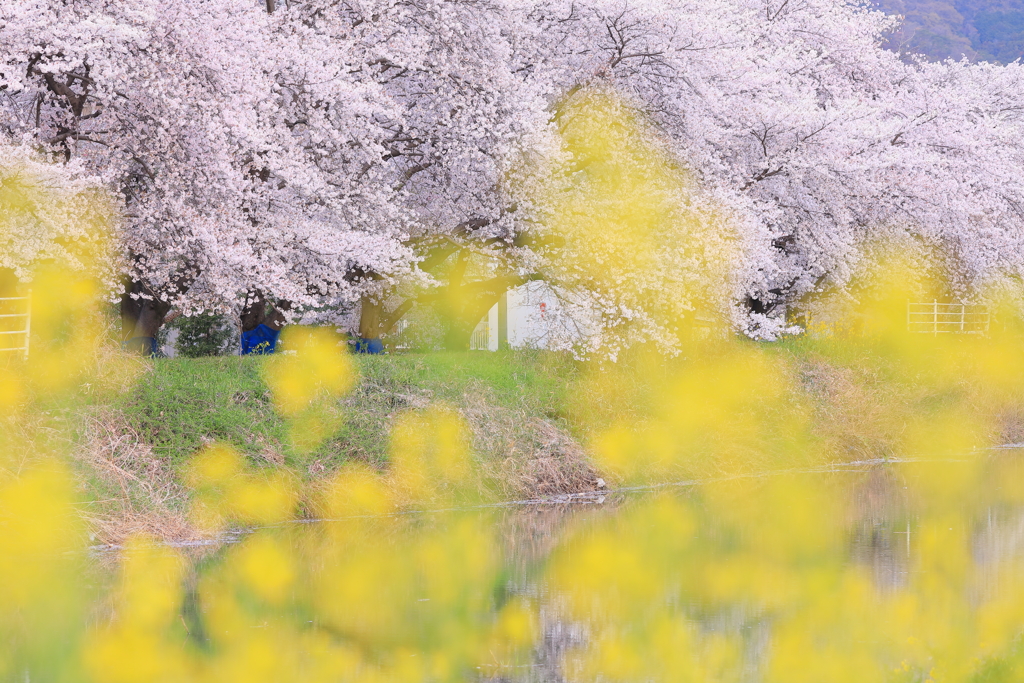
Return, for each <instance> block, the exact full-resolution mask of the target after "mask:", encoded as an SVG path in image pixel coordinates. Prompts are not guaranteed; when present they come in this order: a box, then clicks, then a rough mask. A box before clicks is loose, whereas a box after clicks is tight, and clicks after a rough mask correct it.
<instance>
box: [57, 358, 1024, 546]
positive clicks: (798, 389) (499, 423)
mask: <svg viewBox="0 0 1024 683" xmlns="http://www.w3.org/2000/svg"><path fill="white" fill-rule="evenodd" d="M729 353H731V354H733V355H735V356H737V357H738V358H740V359H741V360H740V361H738V362H740V364H741V366H742V363H748V362H750V358H756V359H757V362H759V363H762V365H760V366H759V367H761V368H762V370H763V369H765V368H768V367H771V368H773V372H775V373H776V375H777V376H776V383H775V386H773V387H772V391H771V392H767V393H765V392H762V393H761V394H760V395H759V394H758V392H759V389H758V388H757V382H758V381H760V379H759V378H758V377H756V376H753V375H744V374H743V373H742V372H741V373H740V374H739V375H737V374H736V373H735V367H734V368H733V370H729V368H728V367H725V366H723V367H719V368H717V369H711V370H709V371H708V372H709V373H710V374H708V375H706V376H705V377H703V380H706V381H702V378H701V377H700V375H699V373H698V375H697V381H695V380H694V378H693V377H688V376H687V373H688V372H690V370H688V364H690V363H691V361H688V360H686V359H674V360H665V359H654V360H652V359H651V358H650V357H648V358H646V359H638V360H631V359H625V360H622V361H620V363H617V364H615V365H612V366H605V367H604V368H600V367H597V366H593V365H591V366H586V365H582V364H580V363H577V362H575V361H574V360H573V359H572V358H571V357H569V356H568V355H565V354H557V353H549V352H541V351H515V352H507V353H482V352H467V353H430V354H399V355H387V356H356V357H354V361H355V365H356V371H357V374H358V379H357V381H356V384H355V387H354V389H353V390H352V391H351V392H349V393H348V394H347V395H345V396H344V397H342V398H340V399H338V400H336V401H334V402H332V403H331V404H330V406H328V408H329V411H330V413H331V416H332V422H333V424H335V425H336V426H335V428H334V429H333V431H332V432H331V433H330V434H329V435H328V437H327V438H326V439H324V440H323V441H322V443H321V444H320V445H319V446H318V447H316V448H315V449H313V450H309V451H306V450H302V449H298V448H295V447H293V446H291V445H290V440H289V436H288V429H289V425H288V423H287V421H286V420H285V419H283V418H282V417H281V416H280V415H278V414H277V413H276V412H275V410H274V407H273V404H272V401H271V394H270V390H269V389H268V387H267V386H266V385H265V383H264V381H263V379H262V378H261V372H260V368H261V365H262V363H264V362H265V359H264V358H260V357H244V358H239V357H215V358H200V359H184V358H179V359H162V360H156V361H152V362H147V363H145V364H144V365H143V369H142V371H141V373H140V375H139V377H138V378H137V380H136V382H135V383H134V385H133V386H132V387H131V388H130V389H127V390H126V391H123V392H121V393H120V394H119V395H118V396H117V397H116V398H115V399H114V400H108V401H106V402H104V403H103V404H102V405H94V406H92V407H91V408H90V409H89V410H88V411H86V415H85V417H84V425H83V426H84V429H83V430H82V433H83V437H82V438H83V445H82V447H81V448H79V449H78V451H77V452H78V453H79V456H78V458H77V459H76V463H77V467H78V471H79V474H80V480H81V482H82V489H83V491H82V495H83V498H84V499H85V500H86V501H87V502H86V503H85V504H84V505H83V509H84V510H85V516H86V518H87V519H88V520H89V522H90V523H91V525H92V528H93V529H94V536H95V539H94V540H96V541H99V542H115V543H116V542H118V541H120V540H121V539H123V538H125V537H127V536H128V535H130V534H132V533H136V532H145V533H148V534H151V535H154V536H157V537H160V538H164V539H167V540H178V541H182V540H189V539H194V538H197V537H199V536H201V534H200V533H199V532H198V531H197V530H196V529H195V528H194V526H193V525H192V523H191V522H190V519H189V514H188V511H189V508H190V506H191V502H192V499H193V491H192V490H191V489H190V487H189V486H188V485H187V484H186V481H187V476H186V466H187V463H188V462H189V460H190V458H191V456H192V455H194V454H195V453H197V452H198V451H200V450H201V449H202V448H203V447H204V446H206V445H208V444H212V443H223V444H229V445H231V446H233V447H235V448H236V449H238V450H239V451H240V452H241V453H242V454H243V455H244V456H245V460H246V462H247V466H248V467H251V468H253V469H254V470H255V471H262V472H266V473H271V472H277V473H280V472H284V473H286V474H287V476H288V477H290V478H291V480H293V481H295V482H297V484H298V488H299V490H300V491H302V493H301V495H300V501H299V508H300V509H299V510H298V514H299V515H300V516H302V515H305V516H316V515H317V510H316V506H315V501H314V497H315V494H316V492H317V491H318V490H319V489H320V488H322V484H323V483H325V482H327V481H329V480H330V479H331V478H332V477H333V475H334V474H335V473H336V472H337V471H338V469H339V468H341V467H342V466H343V465H345V464H349V463H358V464H361V465H364V466H366V467H367V468H369V469H370V470H372V471H378V472H381V473H384V472H387V471H388V468H389V440H390V438H391V433H392V426H393V425H394V423H395V421H396V420H397V419H399V418H400V417H401V416H402V415H404V414H406V413H408V412H410V411H422V410H428V409H431V408H441V409H444V410H447V411H450V412H454V413H456V414H457V415H458V416H459V417H460V418H461V420H462V422H463V424H464V425H465V427H466V430H467V433H468V437H469V439H468V440H469V441H470V444H469V450H470V451H471V457H472V459H473V462H474V470H475V474H474V476H475V477H476V479H475V482H476V483H475V485H476V486H477V487H478V488H479V489H480V495H481V497H482V498H486V499H488V500H515V499H527V498H539V497H551V496H558V495H561V494H576V493H583V492H588V491H595V490H599V489H601V488H602V487H604V486H605V485H606V482H607V485H610V486H615V485H617V484H622V483H636V481H635V480H633V481H627V480H625V479H624V477H623V475H621V474H620V473H619V472H616V471H615V470H614V468H606V467H604V466H603V462H604V461H602V460H601V458H600V457H599V455H600V454H599V453H597V452H596V451H595V444H594V437H595V435H600V434H603V433H605V432H606V431H607V430H609V429H610V428H614V427H616V426H621V425H626V426H627V428H628V429H629V430H630V431H633V432H635V433H638V434H658V433H659V432H658V430H659V429H660V430H662V433H669V434H673V435H674V434H675V433H679V434H682V436H679V437H678V438H677V443H675V444H674V445H673V448H674V450H673V451H672V452H671V453H670V454H669V455H668V456H667V457H668V458H669V462H668V464H667V465H665V463H659V464H658V467H661V468H662V469H660V470H657V471H655V469H652V471H651V475H650V477H647V480H648V481H678V480H683V479H686V478H705V477H713V476H720V475H722V474H723V473H736V472H738V471H745V470H749V471H768V470H771V469H773V468H778V467H782V466H787V465H807V464H811V465H822V464H825V465H827V464H829V463H847V462H865V461H885V460H886V459H890V458H898V457H902V456H904V455H907V453H908V449H913V448H928V449H932V450H931V451H929V452H936V453H937V452H939V451H941V449H943V448H955V447H957V444H956V443H955V442H954V441H949V439H951V438H953V436H955V435H953V436H949V438H947V436H943V435H942V434H940V435H939V436H938V437H936V439H937V440H933V441H928V440H927V439H925V440H924V441H922V439H921V437H920V434H919V433H918V432H920V426H921V425H925V426H929V425H930V426H929V427H928V428H932V427H934V426H935V425H939V426H942V425H945V424H947V423H951V422H953V423H955V422H964V423H966V422H969V421H972V420H973V421H975V422H977V423H978V424H979V425H981V426H980V427H979V429H981V430H983V431H984V433H980V432H979V433H977V434H976V435H977V437H978V440H977V441H976V443H986V444H991V445H996V444H1002V443H1021V442H1024V395H1022V391H1024V387H1022V388H1021V391H1018V392H1017V394H1016V395H1015V396H1013V397H1007V396H1003V397H1002V398H1000V400H999V401H998V402H997V403H995V404H993V403H990V401H989V398H990V397H988V396H987V395H986V394H985V392H984V391H979V389H978V387H977V386H975V385H972V384H971V381H972V379H973V378H971V377H969V376H964V377H963V378H962V379H961V380H955V381H948V378H946V379H943V380H942V381H941V382H936V381H933V380H934V378H928V377H923V376H922V375H921V373H922V372H924V371H923V370H921V371H916V370H915V371H911V372H908V371H907V368H905V367H904V368H902V370H899V371H897V370H896V369H895V365H894V361H893V359H892V358H890V357H887V356H885V355H884V354H880V353H879V352H878V351H877V349H871V348H868V347H850V346H841V347H837V346H836V345H834V344H830V343H828V342H815V341H812V340H791V341H788V342H785V343H777V344H753V343H745V342H739V343H737V345H736V347H735V348H733V349H732V350H731V351H729ZM745 354H746V355H745ZM751 354H752V355H751ZM755 365H756V364H755ZM755 365H752V366H750V367H751V368H754V367H755ZM737 367H740V366H737ZM730 372H732V378H733V379H732V380H731V381H733V382H734V384H735V386H733V387H731V388H729V389H728V390H724V391H725V393H722V392H723V388H722V386H719V385H720V384H721V382H719V381H718V380H719V378H720V377H724V376H725V375H728V374H729V373H730ZM915 373H916V374H915ZM730 391H731V392H732V393H731V394H730V393H729V392H730ZM686 392H689V393H690V395H683V394H686ZM773 392H774V393H773ZM738 397H741V400H739V402H737V398H738ZM673 402H674V403H673ZM706 402H711V403H715V402H717V403H718V404H720V405H721V406H731V407H728V410H727V411H726V412H727V413H728V414H726V415H722V414H718V413H715V412H714V411H712V412H711V413H707V416H705V417H700V418H699V419H697V423H696V425H695V426H694V425H690V427H689V428H690V429H691V432H693V429H696V431H695V432H693V433H692V434H691V435H690V436H686V435H685V434H684V431H685V430H684V428H683V426H682V425H677V423H676V422H674V420H677V419H678V418H679V415H680V413H679V412H678V411H679V409H680V408H679V406H683V409H684V414H683V417H684V421H685V417H686V416H685V411H686V410H692V411H700V410H704V408H705V406H704V404H705V403H706ZM673 406H674V407H673ZM672 411H676V412H675V413H673V412H672ZM715 415H718V417H714V416H715ZM796 418H798V419H796ZM979 418H983V419H980V420H979ZM705 419H718V420H720V423H719V424H711V423H704V422H702V421H701V420H705ZM798 422H799V424H797V423H798ZM716 429H717V430H718V433H719V434H728V435H734V434H739V433H745V434H747V437H745V438H748V441H746V442H743V443H740V442H737V443H738V444H739V446H740V447H741V450H742V453H741V454H740V456H738V457H737V456H736V450H737V449H736V448H735V447H734V448H732V451H733V453H732V455H731V456H730V457H732V458H733V459H732V460H728V459H723V458H722V457H721V453H722V449H721V448H719V447H718V445H716V444H715V443H714V438H715V437H714V435H715V433H716V432H715V430H716ZM666 430H667V431H666ZM780 430H781V431H785V430H790V431H791V433H790V434H783V435H782V436H783V437H784V438H780ZM915 430H917V432H915ZM976 431H977V430H976ZM693 434H696V438H693ZM706 434H710V435H711V436H710V437H705V435H706ZM949 434H950V435H952V432H949ZM673 438H674V436H673ZM728 438H732V437H731V436H729V437H728ZM688 439H689V440H688ZM942 439H947V441H949V442H948V443H945V442H942ZM773 440H774V441H773ZM708 442H711V443H710V446H709V443H708ZM755 442H763V444H764V447H763V448H762V447H761V444H760V443H755ZM637 443H640V444H641V446H640V448H647V447H646V446H643V445H642V444H643V443H645V442H643V441H638V442H637ZM922 444H923V445H922ZM702 448H703V449H704V450H703V451H702V450H701V449H702ZM773 449H774V451H773ZM787 449H800V450H801V453H800V456H801V458H802V459H800V460H799V462H798V461H797V458H796V457H792V458H791V457H790V455H791V452H790V451H788V450H787ZM755 451H762V452H755ZM792 455H794V456H795V455H796V453H795V452H794V453H792ZM663 466H664V467H663Z"/></svg>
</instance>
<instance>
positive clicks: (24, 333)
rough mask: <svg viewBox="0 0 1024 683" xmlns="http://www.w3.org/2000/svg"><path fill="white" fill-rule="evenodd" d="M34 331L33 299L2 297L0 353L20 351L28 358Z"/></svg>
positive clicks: (0, 298) (0, 302) (0, 305)
mask: <svg viewBox="0 0 1024 683" xmlns="http://www.w3.org/2000/svg"><path fill="white" fill-rule="evenodd" d="M31 333H32V299H31V298H29V297H28V296H16V297H0V353H20V354H22V355H23V356H24V357H25V358H26V359H27V358H28V346H29V337H30V336H31Z"/></svg>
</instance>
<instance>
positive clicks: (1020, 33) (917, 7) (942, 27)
mask: <svg viewBox="0 0 1024 683" xmlns="http://www.w3.org/2000/svg"><path fill="white" fill-rule="evenodd" d="M876 4H877V5H878V6H879V7H880V8H881V9H883V10H885V11H886V12H889V13H890V14H900V15H903V16H904V17H905V21H904V25H903V27H902V28H901V29H900V30H899V31H898V32H897V33H896V34H895V35H894V36H893V37H892V39H891V41H890V44H889V47H891V48H893V49H899V50H907V51H911V52H919V53H922V54H925V55H927V56H929V57H931V58H933V59H945V58H947V57H952V58H954V59H959V58H960V57H962V56H966V57H967V58H969V59H977V60H985V61H995V62H1002V63H1007V62H1012V61H1014V60H1017V59H1021V58H1022V57H1024V0H877V3H876Z"/></svg>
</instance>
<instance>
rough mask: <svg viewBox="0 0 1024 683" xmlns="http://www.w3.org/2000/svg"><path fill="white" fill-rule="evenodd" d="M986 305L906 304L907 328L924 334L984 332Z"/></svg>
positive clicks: (986, 330) (986, 319)
mask: <svg viewBox="0 0 1024 683" xmlns="http://www.w3.org/2000/svg"><path fill="white" fill-rule="evenodd" d="M989 323H990V320H989V312H988V306H985V305H984V304H944V303H939V302H938V301H932V302H930V303H924V302H922V303H908V304H907V329H908V330H909V331H911V332H921V333H925V334H940V333H954V334H985V333H987V332H988V328H989Z"/></svg>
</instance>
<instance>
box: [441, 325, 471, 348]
mask: <svg viewBox="0 0 1024 683" xmlns="http://www.w3.org/2000/svg"><path fill="white" fill-rule="evenodd" d="M477 322H479V321H476V322H473V323H469V324H467V323H466V321H465V320H450V321H448V324H447V325H446V326H445V331H444V348H445V350H446V351H469V342H470V340H471V339H472V338H473V330H474V329H476V324H477Z"/></svg>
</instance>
